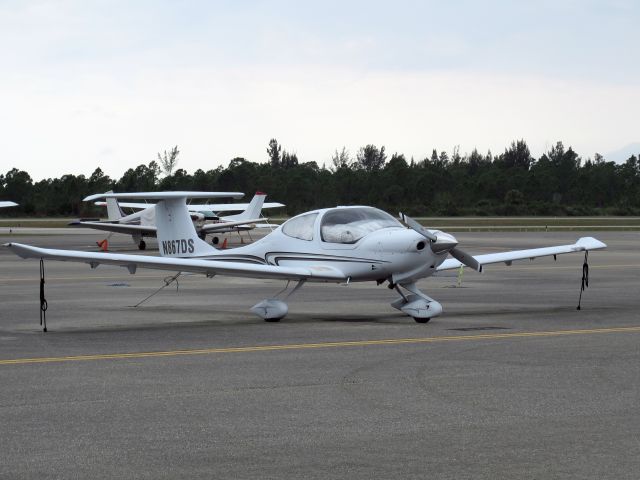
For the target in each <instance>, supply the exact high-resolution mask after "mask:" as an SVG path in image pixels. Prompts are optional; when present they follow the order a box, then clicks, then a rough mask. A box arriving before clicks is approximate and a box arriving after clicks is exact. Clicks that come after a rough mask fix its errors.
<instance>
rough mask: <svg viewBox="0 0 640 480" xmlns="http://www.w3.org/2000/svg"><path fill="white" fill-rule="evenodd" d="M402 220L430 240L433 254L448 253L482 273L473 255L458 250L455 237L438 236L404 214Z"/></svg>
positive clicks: (446, 234) (449, 235) (447, 234)
mask: <svg viewBox="0 0 640 480" xmlns="http://www.w3.org/2000/svg"><path fill="white" fill-rule="evenodd" d="M400 220H402V222H403V223H404V224H405V225H407V226H408V227H409V228H411V229H412V230H414V231H416V232H418V233H419V234H420V235H422V236H423V237H425V238H426V239H427V240H429V246H430V247H431V251H432V252H433V253H440V252H444V251H448V252H449V253H450V254H451V256H452V257H453V258H455V259H456V260H458V261H459V262H460V263H462V264H463V265H466V266H467V267H469V268H473V269H474V270H476V271H478V272H482V265H480V263H478V261H477V260H476V259H475V258H473V256H472V255H470V254H468V253H467V252H465V251H464V250H461V249H459V248H457V245H458V240H456V238H455V237H454V236H453V235H451V234H449V233H444V232H441V233H439V234H438V235H436V234H435V233H433V232H432V231H430V230H427V229H426V228H424V227H423V226H422V225H420V224H419V223H418V222H416V221H415V220H414V219H413V218H411V217H407V216H406V215H405V214H404V213H402V212H400Z"/></svg>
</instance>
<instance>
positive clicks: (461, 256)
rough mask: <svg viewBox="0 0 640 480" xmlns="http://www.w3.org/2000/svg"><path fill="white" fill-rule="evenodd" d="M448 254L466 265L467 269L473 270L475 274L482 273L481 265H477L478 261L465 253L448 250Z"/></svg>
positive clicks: (453, 249)
mask: <svg viewBox="0 0 640 480" xmlns="http://www.w3.org/2000/svg"><path fill="white" fill-rule="evenodd" d="M449 253H450V254H451V256H452V257H453V258H455V259H456V260H458V261H459V262H460V263H462V264H464V265H466V266H467V267H469V268H473V269H474V270H475V271H477V272H482V265H480V263H478V261H477V260H476V259H475V258H473V257H472V256H471V255H469V254H468V253H467V252H465V251H463V250H460V249H459V248H452V249H451V250H449Z"/></svg>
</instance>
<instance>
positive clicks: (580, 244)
mask: <svg viewBox="0 0 640 480" xmlns="http://www.w3.org/2000/svg"><path fill="white" fill-rule="evenodd" d="M606 246H607V245H606V244H604V243H602V242H601V241H600V240H598V239H596V238H593V237H582V238H580V239H579V240H578V241H577V242H576V243H574V244H572V245H558V246H555V247H543V248H531V249H528V250H513V251H511V252H499V253H488V254H485V255H474V257H473V258H475V259H476V260H477V261H478V263H480V265H489V264H491V263H501V262H504V263H506V264H507V265H510V264H511V262H513V261H515V260H526V259H528V258H529V259H534V258H538V257H549V256H551V255H562V254H564V253H574V252H584V251H585V250H599V249H601V248H606ZM460 265H462V264H461V263H460V262H459V261H458V260H456V259H453V258H449V259H447V260H445V261H444V262H442V264H441V265H440V266H439V267H438V268H437V271H442V270H451V269H454V268H459V267H460Z"/></svg>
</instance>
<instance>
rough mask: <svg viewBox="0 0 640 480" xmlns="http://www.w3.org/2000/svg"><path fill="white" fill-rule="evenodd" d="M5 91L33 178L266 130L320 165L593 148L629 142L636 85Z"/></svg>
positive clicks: (221, 152)
mask: <svg viewBox="0 0 640 480" xmlns="http://www.w3.org/2000/svg"><path fill="white" fill-rule="evenodd" d="M59 81H61V80H59ZM0 87H1V89H0V102H2V104H3V105H5V106H6V109H5V110H4V112H11V114H10V115H9V114H7V113H2V114H0V128H1V129H2V131H3V132H4V133H5V134H4V135H3V140H2V144H1V145H0V146H1V147H2V149H3V151H4V152H5V155H7V158H9V159H11V161H13V162H14V164H15V165H16V166H19V167H20V168H25V169H27V170H29V171H30V172H32V174H33V175H34V176H36V177H38V178H40V177H45V176H54V175H55V176H57V175H60V174H63V173H85V174H89V173H91V171H92V170H93V169H94V168H95V167H97V166H100V167H101V168H102V169H103V170H104V171H106V172H107V173H109V174H110V175H113V176H120V175H121V174H122V173H123V171H124V169H125V168H128V167H131V166H135V165H138V164H140V163H148V162H149V161H151V160H153V159H154V158H155V153H156V152H157V151H160V150H162V149H165V148H169V147H170V146H173V145H175V144H178V145H179V146H180V148H181V151H182V154H181V163H180V166H181V167H182V168H187V169H188V170H190V171H193V170H195V169H197V168H203V169H205V170H207V169H210V168H215V167H216V166H218V165H222V164H226V162H227V161H228V160H229V159H231V158H233V157H235V156H244V157H246V158H248V159H249V160H252V161H263V160H265V148H266V144H267V142H268V141H269V139H270V138H273V137H275V138H277V139H278V140H279V141H280V142H281V143H282V144H284V146H285V148H288V149H290V150H295V151H296V152H297V153H298V155H299V157H300V158H301V160H303V161H317V162H318V163H319V164H322V163H323V162H328V161H329V158H330V155H331V153H332V152H333V150H334V149H335V148H340V147H342V146H343V145H345V146H347V148H348V149H350V150H351V151H352V152H355V151H357V149H358V148H359V147H360V146H363V145H365V144H367V143H375V144H379V145H380V144H384V145H386V146H387V150H388V151H399V152H403V153H405V154H406V155H408V156H415V157H416V158H423V157H425V156H427V155H429V154H430V152H431V149H433V148H437V149H439V150H449V151H450V150H451V149H452V148H453V147H454V146H456V145H459V146H460V149H461V151H462V152H465V151H466V152H470V151H471V150H472V149H473V148H474V147H478V148H479V149H480V150H481V151H485V150H487V149H491V150H492V151H494V153H499V152H500V151H502V149H503V148H504V147H506V146H507V145H508V144H509V142H510V141H512V140H514V139H519V138H525V139H526V140H527V141H528V142H529V143H530V145H531V147H532V150H533V152H534V153H535V154H537V155H539V154H541V153H542V152H543V151H544V150H545V148H546V147H548V146H550V145H551V144H553V143H555V142H556V141H557V140H563V141H564V142H565V144H567V145H573V147H574V149H576V150H577V151H578V152H579V153H580V154H582V155H584V156H590V155H592V154H593V153H594V152H595V151H608V150H613V149H615V148H617V146H618V145H620V144H626V143H628V141H629V139H630V138H634V135H636V134H637V132H636V131H635V130H636V129H635V125H636V124H635V122H634V115H635V114H634V113H633V112H634V111H637V110H638V109H639V108H640V92H639V91H638V89H635V88H633V87H619V86H616V87H609V86H603V85H600V84H592V83H589V82H581V83H575V82H572V83H569V82H563V81H557V80H549V79H545V78H536V77H525V76H507V75H487V74H478V73H476V72H466V73H465V72H447V71H444V72H439V73H408V72H390V73H384V74H369V73H363V72H361V71H359V70H347V69H332V70H328V69H326V68H322V69H309V68H300V69H280V68H278V69H269V68H254V69H247V68H236V69H228V70H220V69H193V70H181V71H178V72H168V73H167V72H164V71H159V70H153V69H150V70H145V71H144V72H139V73H138V74H137V75H136V79H135V81H133V82H131V83H128V82H122V83H120V82H114V81H113V79H111V78H110V77H108V76H107V77H100V76H94V75H90V76H87V77H86V78H84V77H78V78H76V79H75V80H74V87H73V88H72V89H70V88H67V89H65V88H62V87H61V88H60V89H58V88H57V87H56V86H55V85H51V84H49V83H48V82H47V81H45V80H43V81H41V82H32V83H31V84H30V87H29V88H25V86H24V85H22V86H21V88H17V86H16V85H13V86H9V85H7V84H6V83H5V84H0ZM51 89H52V90H53V91H64V92H65V93H60V94H56V95H51V94H50V90H51ZM596 112H597V113H596ZM612 119H615V122H613V121H612ZM105 152H108V155H106V154H105ZM105 161H108V163H106V164H102V163H101V162H105ZM11 166H13V165H11ZM8 167H10V166H9V165H8Z"/></svg>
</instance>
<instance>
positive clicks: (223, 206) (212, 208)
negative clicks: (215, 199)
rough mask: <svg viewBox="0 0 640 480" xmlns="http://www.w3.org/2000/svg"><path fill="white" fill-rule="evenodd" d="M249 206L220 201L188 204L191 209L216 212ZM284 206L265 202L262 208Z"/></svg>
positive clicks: (243, 208)
mask: <svg viewBox="0 0 640 480" xmlns="http://www.w3.org/2000/svg"><path fill="white" fill-rule="evenodd" d="M248 206H249V204H248V203H219V204H211V205H207V204H204V205H196V204H190V205H187V207H188V208H189V210H190V211H195V212H200V211H212V212H216V213H220V212H239V211H241V210H245V209H246V208H247V207H248ZM279 207H284V203H278V202H265V203H264V204H263V205H262V209H263V210H264V209H265V208H279Z"/></svg>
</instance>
